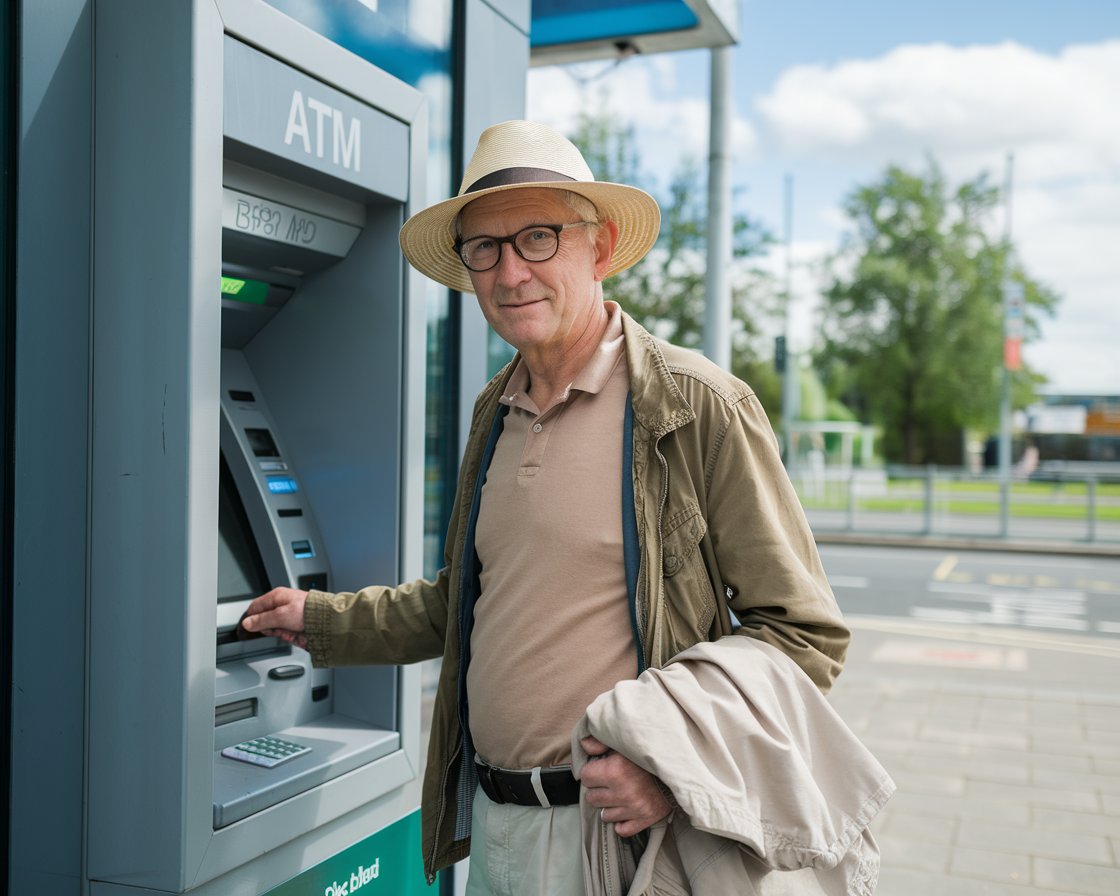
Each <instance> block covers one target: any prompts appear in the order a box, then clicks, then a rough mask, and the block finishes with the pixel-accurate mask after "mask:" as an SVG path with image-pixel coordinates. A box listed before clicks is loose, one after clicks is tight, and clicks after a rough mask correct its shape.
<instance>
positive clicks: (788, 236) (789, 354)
mask: <svg viewBox="0 0 1120 896" xmlns="http://www.w3.org/2000/svg"><path fill="white" fill-rule="evenodd" d="M785 244H786V259H785V262H786V270H785V292H786V316H785V340H786V358H785V369H784V370H783V371H782V444H783V446H784V448H785V457H786V469H788V470H792V469H793V468H794V467H795V466H796V465H797V456H796V452H795V451H794V450H793V448H794V446H793V421H794V420H795V419H797V412H798V407H797V405H798V403H799V402H798V399H799V397H800V395H799V391H800V384H799V382H798V376H797V374H798V366H797V353H796V352H795V351H794V350H793V175H792V174H787V175H786V177H785Z"/></svg>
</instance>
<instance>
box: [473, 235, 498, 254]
mask: <svg viewBox="0 0 1120 896" xmlns="http://www.w3.org/2000/svg"><path fill="white" fill-rule="evenodd" d="M469 245H470V250H471V252H489V251H490V250H491V249H493V248H494V246H495V245H497V244H496V243H495V242H494V240H492V239H490V237H488V236H484V237H480V238H479V239H477V240H474V241H473V242H471V243H470V244H469Z"/></svg>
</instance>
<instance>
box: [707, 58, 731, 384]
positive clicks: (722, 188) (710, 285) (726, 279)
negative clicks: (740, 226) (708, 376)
mask: <svg viewBox="0 0 1120 896" xmlns="http://www.w3.org/2000/svg"><path fill="white" fill-rule="evenodd" d="M731 49H732V48H731V47H717V48H715V49H714V50H712V51H711V86H710V97H709V104H710V107H711V108H710V114H711V124H710V131H709V138H708V139H709V146H708V269H707V273H706V275H705V286H706V289H705V313H704V354H706V355H707V356H708V357H709V358H710V359H711V360H712V361H714V362H715V363H716V364H718V365H719V366H720V367H722V368H724V369H725V370H730V369H731V276H730V267H731V126H730V125H731Z"/></svg>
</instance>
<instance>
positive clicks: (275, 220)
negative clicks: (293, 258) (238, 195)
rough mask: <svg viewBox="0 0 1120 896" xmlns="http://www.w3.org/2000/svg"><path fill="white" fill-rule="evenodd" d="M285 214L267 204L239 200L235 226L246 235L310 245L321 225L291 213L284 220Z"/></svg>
mask: <svg viewBox="0 0 1120 896" xmlns="http://www.w3.org/2000/svg"><path fill="white" fill-rule="evenodd" d="M284 218H285V215H284V212H283V211H281V210H280V209H278V208H276V207H274V206H271V205H269V204H268V203H267V202H249V201H248V200H245V199H238V200H237V211H236V214H235V217H234V222H233V223H234V226H235V227H236V228H237V229H238V230H244V231H245V232H246V233H254V234H259V235H261V236H268V237H272V238H274V239H278V240H283V241H285V242H288V243H294V244H297V245H298V244H304V245H306V244H309V243H311V242H312V241H313V240H314V239H315V234H316V233H318V232H319V225H318V224H316V223H315V222H314V221H313V220H311V219H310V218H305V217H303V216H302V215H299V214H296V213H291V214H289V215H288V216H287V221H285V220H284Z"/></svg>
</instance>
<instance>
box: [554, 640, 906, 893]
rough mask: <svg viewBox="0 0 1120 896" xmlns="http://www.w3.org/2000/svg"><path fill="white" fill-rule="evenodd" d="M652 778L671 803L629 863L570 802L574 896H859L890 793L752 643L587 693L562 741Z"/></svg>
mask: <svg viewBox="0 0 1120 896" xmlns="http://www.w3.org/2000/svg"><path fill="white" fill-rule="evenodd" d="M587 735H593V736H594V737H596V738H598V739H599V740H600V741H602V742H603V743H604V744H606V745H607V746H608V747H610V748H612V749H613V750H616V751H617V752H619V753H622V754H623V755H624V756H627V757H629V758H630V759H631V760H632V761H634V762H636V763H638V765H640V766H642V767H643V768H645V769H646V771H648V772H650V773H651V774H653V775H654V776H655V777H657V778H658V779H659V780H660V781H661V782H662V783H663V784H664V785H665V786H666V787H668V788H669V790H670V791H671V792H672V794H673V797H674V800H675V802H676V803H677V805H678V807H679V808H678V809H676V810H675V811H674V813H673V815H672V816H671V817H670V820H669V821H668V822H663V823H661V824H659V825H656V826H655V827H654V828H652V829H651V831H650V834H649V843H648V845H647V846H646V848H645V850H644V852H643V854H642V855H641V860H640V862H638V861H636V857H635V856H634V855H633V854H632V853H631V851H630V849H629V848H628V844H627V842H626V841H622V840H620V839H619V837H618V836H617V835H616V834H615V833H614V825H611V824H604V823H603V821H602V820H601V819H600V817H599V812H598V810H597V809H595V808H594V807H592V806H589V805H588V804H587V803H586V801H585V800H581V806H580V808H581V816H582V826H583V871H584V887H585V892H586V893H587V896H608V894H610V896H623V894H626V896H686V894H690V896H725V894H728V893H741V894H757V896H780V894H791V893H797V894H798V896H871V894H873V893H874V892H875V884H876V881H877V880H878V876H879V850H878V847H877V846H876V845H875V841H874V839H873V838H872V836H871V833H870V831H869V830H868V825H869V824H870V822H871V820H872V819H873V818H874V817H875V815H876V814H877V813H878V812H879V810H880V809H881V808H882V807H883V804H884V803H886V801H887V799H889V797H890V796H891V794H892V793H893V792H894V789H895V787H894V783H893V782H892V781H891V779H890V777H889V776H888V775H887V773H886V771H885V770H884V769H883V767H882V766H881V765H880V764H879V763H878V761H877V760H876V759H875V757H874V756H872V755H871V754H870V753H869V752H868V751H867V748H866V747H864V746H863V744H861V743H860V742H859V740H858V739H857V738H856V737H855V735H853V734H852V732H851V731H850V730H849V729H848V727H847V726H846V725H845V724H844V722H843V721H842V720H841V719H840V717H839V716H838V715H837V714H836V712H835V711H834V710H833V709H832V707H831V706H830V705H829V704H828V702H827V701H826V700H825V698H824V697H823V696H822V695H821V693H820V692H819V691H818V690H817V689H816V688H815V687H814V685H813V683H812V682H810V681H809V679H808V678H807V677H806V676H805V674H804V673H803V672H802V671H801V670H800V669H799V668H798V667H797V666H796V665H795V664H794V663H793V662H792V661H791V660H790V659H789V657H787V656H786V655H785V654H783V653H782V652H781V651H779V650H777V649H776V648H774V647H772V646H770V645H769V644H764V643H762V642H760V641H758V640H755V639H752V638H722V639H720V640H719V641H715V642H708V643H703V644H697V645H695V646H693V647H690V648H688V649H687V650H685V651H683V652H682V653H680V654H678V655H677V656H676V657H675V658H673V659H672V660H670V662H669V663H668V664H667V665H666V666H665V667H664V668H662V669H647V670H646V671H645V672H643V673H642V674H641V675H640V676H639V677H638V678H637V679H636V680H633V681H622V682H619V683H618V684H617V685H615V687H614V688H613V689H611V690H610V691H607V692H606V693H604V694H601V695H600V696H599V697H597V698H596V699H595V700H594V701H593V702H592V704H591V706H589V707H588V709H587V712H586V713H585V714H584V716H583V718H582V719H581V720H580V722H579V723H578V724H577V726H576V729H575V731H573V733H572V757H573V763H572V765H573V771H574V772H575V774H576V776H577V777H579V776H580V775H581V773H582V771H583V768H584V767H585V766H586V765H587V764H588V762H589V761H594V760H589V759H588V757H587V755H586V754H585V753H584V752H583V750H582V748H581V747H580V739H581V738H582V737H586V736H587Z"/></svg>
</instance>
